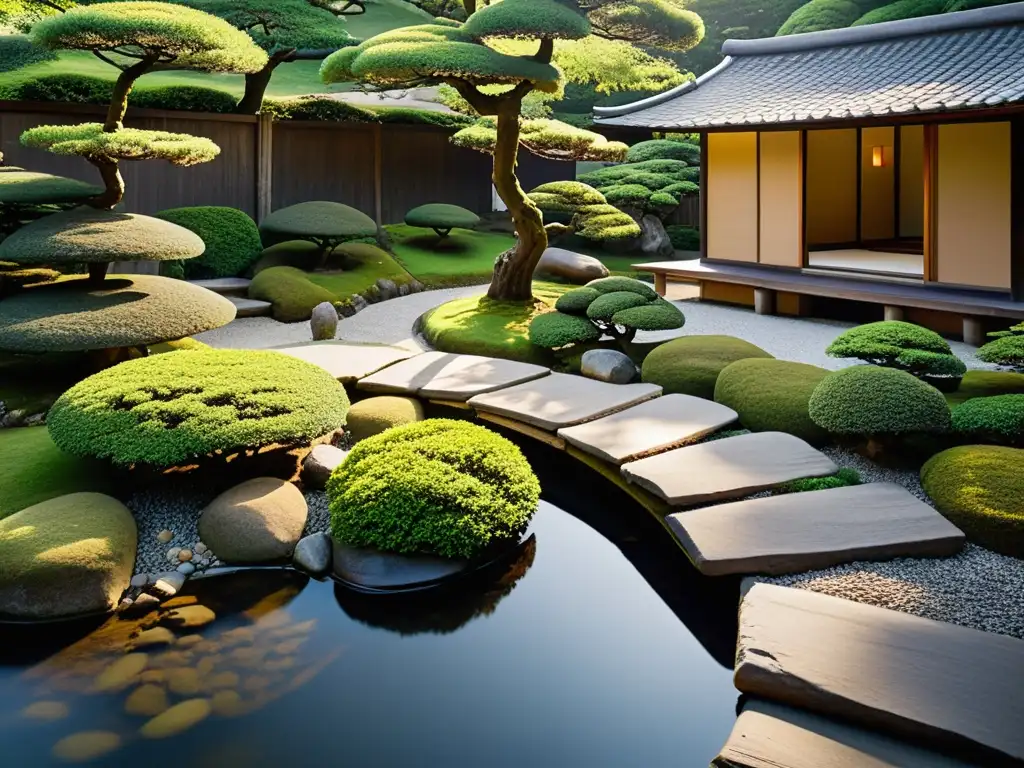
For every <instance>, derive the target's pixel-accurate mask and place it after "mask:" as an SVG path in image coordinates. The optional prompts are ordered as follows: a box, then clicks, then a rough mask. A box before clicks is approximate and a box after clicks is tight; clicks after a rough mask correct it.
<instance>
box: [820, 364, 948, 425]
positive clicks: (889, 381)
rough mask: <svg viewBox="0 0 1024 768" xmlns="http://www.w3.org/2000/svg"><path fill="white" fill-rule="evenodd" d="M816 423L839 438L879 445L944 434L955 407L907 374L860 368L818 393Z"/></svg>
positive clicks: (826, 382) (842, 373) (835, 376)
mask: <svg viewBox="0 0 1024 768" xmlns="http://www.w3.org/2000/svg"><path fill="white" fill-rule="evenodd" d="M808 408H809V412H810V415H811V419H812V420H813V421H814V423H815V424H817V425H818V426H819V427H821V428H822V429H825V430H828V431H829V432H830V433H832V434H834V435H842V436H849V437H862V438H868V439H869V440H870V439H875V438H880V437H885V436H892V435H914V434H922V433H943V432H947V431H948V430H949V428H950V425H951V421H950V415H949V406H948V405H946V400H945V398H944V397H943V396H942V393H941V392H939V390H937V389H936V388H935V387H933V386H931V385H930V384H926V383H924V382H923V381H920V380H918V379H916V378H914V377H913V376H911V375H910V374H909V373H907V372H906V371H899V370H896V369H895V368H881V367H879V366H876V365H855V366H852V367H850V368H844V369H842V370H839V371H835V372H833V373H830V374H829V375H828V376H826V377H825V378H824V379H823V380H822V381H821V383H820V384H819V385H818V386H817V387H815V389H814V392H813V393H812V394H811V399H810V402H809V403H808Z"/></svg>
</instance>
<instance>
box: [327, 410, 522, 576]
mask: <svg viewBox="0 0 1024 768" xmlns="http://www.w3.org/2000/svg"><path fill="white" fill-rule="evenodd" d="M327 497H328V500H329V506H330V511H331V532H332V534H333V536H334V538H335V539H336V540H338V541H341V542H344V543H345V544H348V545H350V546H355V547H377V548H379V549H382V550H385V551H389V552H397V553H400V554H407V555H419V554H426V555H436V556H440V557H452V558H472V557H475V556H478V555H480V554H482V553H483V552H484V551H485V550H486V549H487V548H488V547H490V546H491V545H493V544H497V543H502V542H511V541H514V540H515V539H517V538H518V537H519V536H520V535H521V534H522V533H523V532H524V531H525V530H526V526H527V524H528V523H529V521H530V518H531V517H532V516H533V514H534V512H535V510H536V509H537V503H538V500H539V498H540V483H539V482H538V481H537V478H536V476H535V475H534V473H533V470H532V469H531V468H530V465H529V463H527V461H526V459H525V458H524V457H523V454H522V453H521V452H520V450H519V448H517V447H516V446H515V445H514V444H513V443H511V442H510V441H508V440H506V439H505V438H503V437H500V436H499V435H497V434H495V433H493V432H491V431H489V430H487V429H485V428H483V427H480V426H477V425H475V424H470V423H468V422H464V421H450V420H446V419H432V420H427V421H422V422H418V423H415V424H407V425H405V426H401V427H396V428H394V429H390V430H388V431H387V432H384V433H382V434H379V435H376V436H375V437H371V438H368V439H366V440H363V441H361V442H359V443H357V444H356V446H355V447H354V448H353V449H352V451H351V452H350V453H349V455H348V458H347V459H346V460H345V462H344V463H343V464H342V465H341V466H340V467H338V468H337V469H336V470H335V471H334V473H333V474H332V475H331V478H330V480H329V481H328V483H327Z"/></svg>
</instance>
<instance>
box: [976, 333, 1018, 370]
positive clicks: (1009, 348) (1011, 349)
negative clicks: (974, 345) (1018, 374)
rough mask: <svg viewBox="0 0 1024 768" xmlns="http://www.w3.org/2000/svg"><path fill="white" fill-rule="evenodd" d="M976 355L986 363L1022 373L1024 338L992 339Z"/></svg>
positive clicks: (1006, 337)
mask: <svg viewBox="0 0 1024 768" xmlns="http://www.w3.org/2000/svg"><path fill="white" fill-rule="evenodd" d="M977 355H978V359H979V360H983V361H984V362H986V363H995V364H996V365H1004V366H1006V367H1007V368H1013V369H1015V370H1019V371H1024V336H1002V337H1000V338H997V339H993V340H992V341H990V342H988V343H987V344H985V345H984V346H982V347H980V348H979V349H978V352H977Z"/></svg>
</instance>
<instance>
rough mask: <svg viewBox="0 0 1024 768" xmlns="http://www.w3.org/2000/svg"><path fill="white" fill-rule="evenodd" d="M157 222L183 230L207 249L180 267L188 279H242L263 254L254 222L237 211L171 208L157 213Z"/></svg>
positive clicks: (212, 207) (208, 206)
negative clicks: (162, 220) (196, 236)
mask: <svg viewBox="0 0 1024 768" xmlns="http://www.w3.org/2000/svg"><path fill="white" fill-rule="evenodd" d="M157 218H160V219H164V220H165V221H170V222H172V223H174V224H177V225H178V226H181V227H185V228H186V229H188V230H191V231H192V232H195V233H196V234H197V235H199V237H201V238H202V240H203V243H204V244H205V246H206V250H205V251H203V255H202V256H199V257H198V258H195V259H189V260H187V261H185V262H183V264H182V266H183V268H184V272H185V277H187V278H190V279H196V278H199V279H205V278H214V277H235V276H236V275H241V274H243V273H244V272H245V271H246V270H247V269H249V267H250V266H252V264H253V263H254V262H256V260H257V259H259V257H260V253H261V252H262V250H263V244H262V243H261V242H260V231H259V229H257V227H256V222H255V221H253V220H252V219H251V218H249V215H248V214H246V213H244V212H243V211H240V210H238V209H237V208H226V207H221V206H213V205H205V206H196V207H192V208H171V209H169V210H166V211H161V212H160V213H158V214H157Z"/></svg>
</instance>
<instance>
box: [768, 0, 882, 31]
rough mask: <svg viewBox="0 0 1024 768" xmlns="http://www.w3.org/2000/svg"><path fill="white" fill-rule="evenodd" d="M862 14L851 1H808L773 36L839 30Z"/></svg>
mask: <svg viewBox="0 0 1024 768" xmlns="http://www.w3.org/2000/svg"><path fill="white" fill-rule="evenodd" d="M862 13H863V12H862V11H861V9H860V7H859V6H858V5H857V3H855V2H853V0H810V2H809V3H806V4H805V5H802V6H800V7H799V8H797V9H796V10H795V11H793V14H792V15H791V16H790V17H789V18H788V19H786V21H785V23H783V25H782V26H781V27H779V31H778V32H776V33H775V34H776V35H796V34H802V33H804V32H820V31H821V30H825V29H841V28H843V27H848V26H850V25H851V24H853V23H854V22H855V21H857V19H859V18H860V17H861V15H862Z"/></svg>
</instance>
